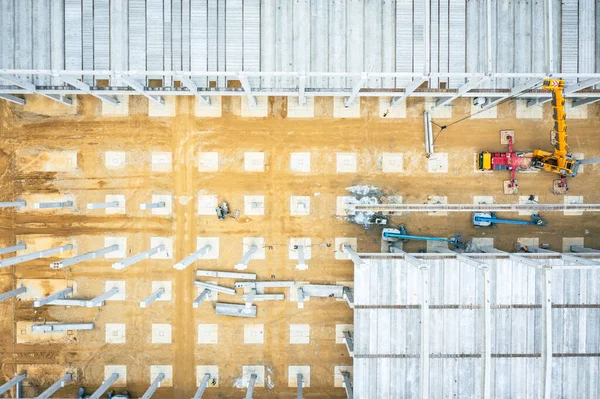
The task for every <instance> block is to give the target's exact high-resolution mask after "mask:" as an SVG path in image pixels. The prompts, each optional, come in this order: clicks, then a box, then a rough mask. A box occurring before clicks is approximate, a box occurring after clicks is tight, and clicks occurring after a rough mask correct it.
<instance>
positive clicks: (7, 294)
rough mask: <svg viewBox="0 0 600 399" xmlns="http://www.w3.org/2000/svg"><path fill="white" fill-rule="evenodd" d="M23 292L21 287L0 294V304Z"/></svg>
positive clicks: (24, 289)
mask: <svg viewBox="0 0 600 399" xmlns="http://www.w3.org/2000/svg"><path fill="white" fill-rule="evenodd" d="M24 292H27V287H23V286H21V287H19V288H17V289H16V290H12V291H8V292H5V293H3V294H0V302H2V301H6V300H7V299H10V298H13V297H16V296H17V295H19V294H22V293H24ZM0 394H2V392H0Z"/></svg>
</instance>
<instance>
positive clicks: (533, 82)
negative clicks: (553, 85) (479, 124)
mask: <svg viewBox="0 0 600 399" xmlns="http://www.w3.org/2000/svg"><path fill="white" fill-rule="evenodd" d="M540 83H541V80H540V79H537V78H535V79H530V80H528V81H527V82H525V83H523V84H520V85H519V86H515V87H513V88H512V90H511V91H510V92H508V93H506V94H504V95H503V96H502V97H500V98H496V99H495V100H493V101H491V102H490V103H489V104H487V105H486V106H484V107H483V108H481V111H479V112H483V111H486V110H488V109H490V108H493V107H495V106H496V105H498V104H500V103H501V102H502V101H504V100H506V99H508V98H512V97H515V96H518V95H519V94H521V93H523V92H525V91H527V90H531V89H532V88H534V87H535V86H538V85H539V84H540Z"/></svg>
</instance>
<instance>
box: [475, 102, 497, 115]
mask: <svg viewBox="0 0 600 399" xmlns="http://www.w3.org/2000/svg"><path fill="white" fill-rule="evenodd" d="M497 117H498V107H497V106H496V107H492V108H489V109H486V110H485V111H484V110H483V108H481V107H480V106H478V105H474V104H473V101H471V118H473V119H494V118H497Z"/></svg>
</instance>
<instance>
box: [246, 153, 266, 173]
mask: <svg viewBox="0 0 600 399" xmlns="http://www.w3.org/2000/svg"><path fill="white" fill-rule="evenodd" d="M244 170H245V171H246V172H264V171H265V153H264V152H245V153H244Z"/></svg>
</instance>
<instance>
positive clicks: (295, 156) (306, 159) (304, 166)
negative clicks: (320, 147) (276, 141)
mask: <svg viewBox="0 0 600 399" xmlns="http://www.w3.org/2000/svg"><path fill="white" fill-rule="evenodd" d="M290 170H291V171H292V172H299V173H310V152H292V153H291V154H290Z"/></svg>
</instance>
